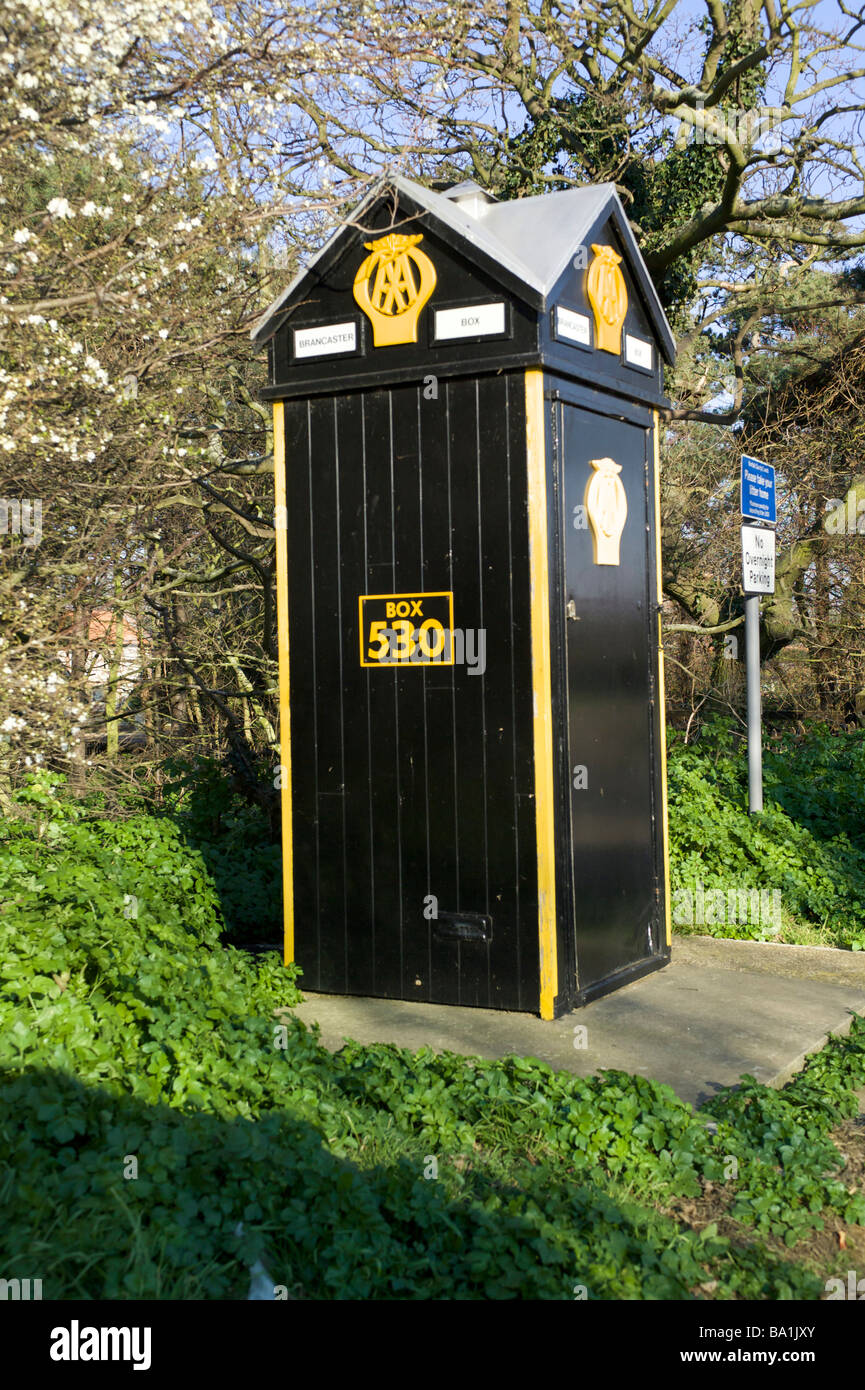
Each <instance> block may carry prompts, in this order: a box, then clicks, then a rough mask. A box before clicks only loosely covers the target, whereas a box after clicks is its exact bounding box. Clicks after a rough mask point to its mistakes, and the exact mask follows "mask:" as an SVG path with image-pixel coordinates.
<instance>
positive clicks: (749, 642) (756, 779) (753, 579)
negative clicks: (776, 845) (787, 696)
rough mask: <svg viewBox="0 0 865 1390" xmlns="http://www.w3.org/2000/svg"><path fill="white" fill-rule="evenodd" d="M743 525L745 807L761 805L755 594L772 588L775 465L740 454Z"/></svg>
mask: <svg viewBox="0 0 865 1390" xmlns="http://www.w3.org/2000/svg"><path fill="white" fill-rule="evenodd" d="M741 483H742V516H743V517H748V518H750V519H752V520H754V521H757V522H759V523H760V525H758V526H743V527H742V589H743V591H744V593H745V684H746V690H747V716H748V810H749V812H750V813H751V815H755V814H756V813H758V812H760V811H762V809H763V728H762V722H763V721H762V710H761V701H760V595H761V594H774V592H775V531H774V526H775V518H776V506H775V469H774V468H773V467H772V465H771V464H768V463H761V462H760V461H759V460H758V459H752V458H749V457H748V456H747V454H743V455H742V479H741Z"/></svg>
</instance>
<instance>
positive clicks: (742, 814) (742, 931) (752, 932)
mask: <svg viewBox="0 0 865 1390" xmlns="http://www.w3.org/2000/svg"><path fill="white" fill-rule="evenodd" d="M763 774H764V806H765V809H764V811H763V813H762V815H760V816H756V817H755V816H750V815H749V814H748V768H747V750H746V746H745V743H744V741H743V739H742V737H741V734H740V732H739V731H737V730H736V729H735V728H734V726H733V724H732V721H730V720H728V719H720V718H719V719H714V720H710V721H707V723H706V725H705V726H704V728H703V730H702V732H701V735H700V737H699V739H698V740H697V741H696V742H695V743H691V744H686V743H685V742H684V737H683V735H682V734H681V733H679V732H677V731H675V730H671V731H670V734H669V762H668V789H669V804H670V876H671V886H672V888H673V891H674V898H673V907H674V930H678V931H694V932H700V933H704V934H706V935H710V936H726V937H741V938H753V939H757V940H773V939H775V940H786V941H790V942H802V943H805V944H810V943H814V944H822V945H829V946H839V947H845V948H848V949H853V950H858V951H861V950H865V822H863V820H862V816H861V812H860V806H861V788H862V786H863V782H865V730H854V731H852V732H846V733H838V732H833V731H832V730H830V729H829V728H827V727H825V726H820V725H817V726H814V727H812V728H811V729H809V730H808V731H807V733H806V734H805V735H804V736H802V735H798V736H797V735H795V734H792V733H786V734H784V735H783V736H781V735H778V736H773V737H771V738H770V739H769V740H768V742H767V746H766V748H765V750H764V756H763ZM697 884H700V885H702V888H703V889H705V890H710V889H719V888H720V889H723V890H725V891H729V890H730V889H731V888H735V889H737V890H740V891H746V892H747V891H748V890H751V889H756V890H758V891H762V892H766V893H771V892H772V891H774V890H778V893H779V895H780V908H781V914H780V916H781V921H780V924H779V923H778V922H773V921H771V920H770V921H769V922H767V921H766V920H765V917H764V918H763V919H761V920H757V921H751V920H750V918H751V916H752V915H753V914H751V913H750V912H749V913H748V917H749V920H748V921H746V922H742V921H731V920H729V916H727V917H726V918H725V920H721V921H715V922H711V921H709V920H708V916H709V914H705V918H706V920H704V922H702V923H696V922H695V923H693V924H689V923H688V922H687V921H683V920H682V914H678V915H677V912H676V907H677V900H676V896H675V894H676V890H680V889H686V890H690V891H691V892H692V893H693V892H695V891H696V886H697ZM739 915H740V916H741V915H744V914H739Z"/></svg>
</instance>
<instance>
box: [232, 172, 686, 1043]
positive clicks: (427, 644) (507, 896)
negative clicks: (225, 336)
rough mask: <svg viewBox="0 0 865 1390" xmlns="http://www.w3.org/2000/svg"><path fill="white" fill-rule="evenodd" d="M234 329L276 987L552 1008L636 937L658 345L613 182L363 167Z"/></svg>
mask: <svg viewBox="0 0 865 1390" xmlns="http://www.w3.org/2000/svg"><path fill="white" fill-rule="evenodd" d="M254 338H255V340H256V341H257V342H258V343H261V344H264V343H266V344H267V347H268V352H269V384H268V386H267V388H266V390H265V392H264V394H265V396H266V397H267V398H269V399H270V400H271V401H272V402H273V419H274V466H275V477H276V535H277V601H278V609H279V648H280V692H281V697H280V710H281V715H280V718H281V750H282V751H281V758H282V764H283V777H282V797H283V852H284V853H283V857H284V891H285V940H286V959H287V960H292V959H294V960H297V961H298V962H299V964H300V965H301V966H302V968H303V976H302V985H303V987H304V988H306V989H308V990H312V991H321V992H324V993H333V994H356V995H370V996H378V997H383V998H392V999H405V1000H419V1001H424V1002H436V1003H445V1004H462V1005H476V1006H480V1007H484V1008H497V1009H512V1010H523V1011H527V1012H530V1013H540V1014H541V1015H542V1017H544V1018H553V1017H556V1016H558V1015H560V1014H561V1013H563V1012H565V1011H566V1010H569V1009H571V1008H573V1007H574V1006H576V1005H579V1004H582V1003H585V1002H587V1001H589V1000H591V999H592V998H594V997H596V996H598V995H600V994H603V993H605V992H607V991H609V990H612V989H615V988H616V987H618V986H619V985H621V984H625V983H627V982H629V981H630V980H633V979H635V978H637V977H638V976H640V975H643V974H645V973H647V972H648V971H651V970H655V969H657V968H658V967H660V966H662V965H664V964H665V963H666V962H667V961H668V959H669V949H670V948H669V888H668V878H667V873H666V803H665V777H664V714H663V672H662V651H661V644H660V580H659V544H660V535H659V531H660V527H659V510H658V467H657V449H658V415H657V412H658V409H659V407H660V406H661V405H662V404H663V396H662V377H661V371H662V361H663V360H664V359H666V360H667V361H668V362H671V361H672V360H673V353H674V343H673V338H672V335H671V332H670V329H669V325H668V324H667V321H666V318H665V316H664V313H663V310H662V308H661V305H660V303H659V301H658V298H657V295H656V293H655V290H654V288H653V286H652V282H651V280H650V278H649V276H648V273H647V271H646V268H645V266H644V263H643V261H642V259H641V256H640V253H639V250H638V247H637V244H636V241H635V239H634V236H633V234H632V232H631V230H630V228H629V226H628V222H627V219H626V217H625V215H624V212H623V210H622V207H621V204H620V202H619V199H618V197H617V195H616V192H615V189H614V188H613V187H612V185H602V186H597V187H588V188H584V189H574V190H570V191H567V192H562V193H553V194H548V195H545V196H543V197H539V198H525V199H521V200H518V201H514V202H496V201H494V200H493V199H491V198H490V197H488V196H487V195H485V194H483V193H482V192H481V190H480V189H479V188H477V186H476V185H474V184H470V183H469V184H463V185H459V186H457V187H456V188H453V189H450V190H448V191H447V192H446V193H444V194H440V193H434V192H430V191H429V190H428V189H425V188H423V187H421V186H420V185H418V184H415V183H413V182H411V181H409V180H406V179H403V178H398V177H397V178H389V179H388V180H386V181H383V182H381V183H379V184H377V185H376V186H375V187H373V188H372V190H371V191H370V193H369V194H368V196H367V197H366V198H365V199H364V200H363V201H362V202H361V204H360V205H359V206H358V207H357V208H355V210H354V212H353V213H352V215H351V217H350V218H349V219H348V220H347V221H346V222H345V224H344V225H343V226H342V227H340V228H339V229H338V230H337V232H336V233H335V234H334V236H333V237H332V238H331V239H330V240H329V241H328V242H327V244H326V245H325V247H324V248H323V250H322V251H321V252H320V253H319V254H318V255H317V256H316V257H315V259H314V260H313V261H312V262H311V263H310V264H309V265H308V266H307V267H306V268H305V269H304V270H303V271H302V272H301V273H300V274H299V275H298V276H297V277H296V279H295V280H294V281H293V282H292V283H291V284H290V285H289V286H288V288H287V289H286V291H285V293H284V294H283V295H281V297H280V298H279V299H278V300H277V301H276V302H275V303H274V304H273V305H272V306H271V308H270V309H269V310H268V311H267V313H266V314H265V316H264V318H263V319H262V321H261V323H260V324H259V326H258V327H257V329H256V330H255V333H254Z"/></svg>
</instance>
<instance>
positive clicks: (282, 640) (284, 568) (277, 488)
mask: <svg viewBox="0 0 865 1390" xmlns="http://www.w3.org/2000/svg"><path fill="white" fill-rule="evenodd" d="M273 482H274V503H275V506H274V518H273V519H274V523H275V528H274V529H275V532H276V627H277V649H278V651H279V761H280V764H281V767H280V772H281V778H282V790H281V799H282V902H283V913H284V950H283V959H284V961H285V964H286V965H290V964H291V962H292V961H293V960H294V840H293V837H292V823H291V714H290V711H289V699H288V692H289V681H288V676H289V664H288V512H287V510H286V503H285V407H284V405H283V403H282V401H274V403H273Z"/></svg>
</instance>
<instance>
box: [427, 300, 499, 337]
mask: <svg viewBox="0 0 865 1390" xmlns="http://www.w3.org/2000/svg"><path fill="white" fill-rule="evenodd" d="M505 327H506V325H505V306H504V303H503V302H500V303H498V304H464V305H463V306H462V307H461V308H459V309H436V313H435V340H436V342H441V341H442V340H444V339H449V338H488V337H491V336H493V335H494V334H502V333H504V332H505Z"/></svg>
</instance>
